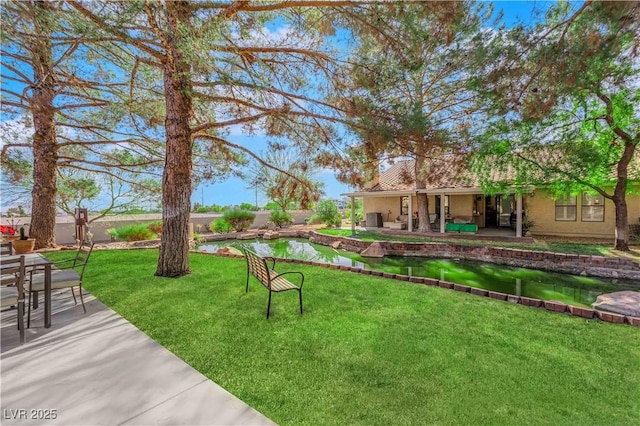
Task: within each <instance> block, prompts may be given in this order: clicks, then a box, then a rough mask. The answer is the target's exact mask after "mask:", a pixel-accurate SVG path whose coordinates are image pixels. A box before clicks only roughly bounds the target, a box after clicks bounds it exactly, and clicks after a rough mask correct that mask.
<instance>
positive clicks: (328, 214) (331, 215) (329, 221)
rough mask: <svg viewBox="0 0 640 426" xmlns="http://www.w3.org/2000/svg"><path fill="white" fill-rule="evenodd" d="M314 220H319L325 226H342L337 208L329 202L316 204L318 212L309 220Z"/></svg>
mask: <svg viewBox="0 0 640 426" xmlns="http://www.w3.org/2000/svg"><path fill="white" fill-rule="evenodd" d="M314 218H318V219H320V220H321V221H322V223H324V224H325V225H327V226H340V225H341V224H342V216H340V212H339V211H338V206H336V203H334V202H333V201H331V200H325V201H321V202H320V203H318V210H317V211H316V214H314V215H313V216H311V218H310V219H314Z"/></svg>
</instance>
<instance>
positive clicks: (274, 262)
mask: <svg viewBox="0 0 640 426" xmlns="http://www.w3.org/2000/svg"><path fill="white" fill-rule="evenodd" d="M263 259H264V260H270V261H271V270H272V271H273V269H274V268H275V267H276V258H275V257H271V256H265V257H263Z"/></svg>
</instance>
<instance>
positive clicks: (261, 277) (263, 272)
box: [244, 250, 271, 288]
mask: <svg viewBox="0 0 640 426" xmlns="http://www.w3.org/2000/svg"><path fill="white" fill-rule="evenodd" d="M244 255H245V258H246V259H247V273H250V274H251V275H253V276H254V277H256V278H257V279H258V281H260V282H261V283H262V285H264V286H265V287H267V288H271V274H270V273H269V268H268V267H267V261H266V260H264V259H263V258H262V257H260V256H258V255H257V254H255V253H254V252H252V251H251V250H245V251H244Z"/></svg>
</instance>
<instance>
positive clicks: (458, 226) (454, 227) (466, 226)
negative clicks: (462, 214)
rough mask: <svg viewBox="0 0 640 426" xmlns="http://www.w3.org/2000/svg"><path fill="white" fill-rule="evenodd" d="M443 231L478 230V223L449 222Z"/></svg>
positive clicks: (474, 231)
mask: <svg viewBox="0 0 640 426" xmlns="http://www.w3.org/2000/svg"><path fill="white" fill-rule="evenodd" d="M444 229H445V231H447V232H457V233H460V232H473V233H476V232H478V225H476V224H475V223H453V222H449V223H447V224H446V225H445V228H444Z"/></svg>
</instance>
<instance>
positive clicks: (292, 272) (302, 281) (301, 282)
mask: <svg viewBox="0 0 640 426" xmlns="http://www.w3.org/2000/svg"><path fill="white" fill-rule="evenodd" d="M287 274H299V275H300V288H302V285H303V284H304V275H302V272H297V271H290V272H283V273H281V274H278V275H276V276H274V277H271V279H275V278H278V277H281V276H283V275H287Z"/></svg>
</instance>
